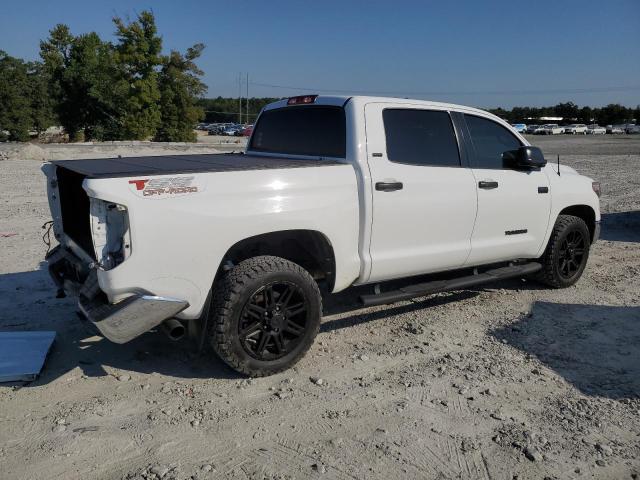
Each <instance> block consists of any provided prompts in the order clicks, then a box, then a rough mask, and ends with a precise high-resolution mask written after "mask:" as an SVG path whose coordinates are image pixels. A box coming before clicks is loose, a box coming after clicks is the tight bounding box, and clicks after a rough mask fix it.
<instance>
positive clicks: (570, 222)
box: [537, 215, 591, 288]
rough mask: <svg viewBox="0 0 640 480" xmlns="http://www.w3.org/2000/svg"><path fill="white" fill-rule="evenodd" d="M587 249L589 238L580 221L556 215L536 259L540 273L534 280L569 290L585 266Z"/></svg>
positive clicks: (589, 242)
mask: <svg viewBox="0 0 640 480" xmlns="http://www.w3.org/2000/svg"><path fill="white" fill-rule="evenodd" d="M590 246H591V236H590V234H589V228H588V227H587V224H586V223H584V220H582V219H581V218H580V217H575V216H573V215H560V216H559V217H558V220H556V224H555V226H554V227H553V232H552V233H551V238H550V239H549V244H548V245H547V249H546V250H545V252H544V255H542V257H541V258H540V262H541V263H542V270H541V271H540V272H539V274H538V275H537V279H538V280H539V281H540V282H542V283H544V284H546V285H549V286H550V287H554V288H566V287H570V286H571V285H573V284H574V283H576V282H577V281H578V280H579V279H580V277H581V276H582V272H584V269H585V267H586V266H587V260H588V259H589V248H590Z"/></svg>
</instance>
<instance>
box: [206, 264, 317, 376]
mask: <svg viewBox="0 0 640 480" xmlns="http://www.w3.org/2000/svg"><path fill="white" fill-rule="evenodd" d="M321 312H322V300H321V297H320V291H319V290H318V286H317V284H316V282H315V281H314V280H313V278H312V277H311V275H309V273H308V272H307V271H306V270H304V269H303V268H302V267H300V266H299V265H297V264H295V263H293V262H290V261H288V260H285V259H284V258H280V257H272V256H259V257H254V258H250V259H248V260H244V261H243V262H240V263H239V264H237V265H236V266H234V267H233V268H232V269H231V270H229V271H228V272H226V273H225V275H224V277H223V278H221V279H220V280H219V281H218V282H216V285H215V287H214V295H213V303H212V308H211V317H210V319H209V325H210V327H209V337H210V342H211V344H212V346H213V349H214V350H215V352H216V353H217V354H218V356H219V357H220V358H221V359H222V360H224V361H225V362H226V363H227V364H228V365H230V366H231V367H232V368H234V369H235V370H237V371H238V372H241V373H243V374H246V375H250V376H253V377H261V376H265V375H271V374H274V373H277V372H280V371H283V370H286V369H287V368H289V367H291V366H292V365H293V364H295V363H296V362H297V361H298V360H300V358H302V357H303V356H304V354H305V353H306V352H307V350H308V349H309V347H310V346H311V344H312V343H313V340H314V338H315V337H316V335H317V333H318V329H319V327H320V317H321Z"/></svg>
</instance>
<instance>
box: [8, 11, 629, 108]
mask: <svg viewBox="0 0 640 480" xmlns="http://www.w3.org/2000/svg"><path fill="white" fill-rule="evenodd" d="M10 3H11V7H10V8H6V7H5V8H3V11H2V15H1V16H0V49H2V50H6V51H7V52H8V53H9V54H11V55H14V56H19V57H23V58H28V59H35V58H37V56H38V42H39V40H40V39H42V38H45V37H46V36H47V32H48V30H49V29H50V28H51V27H52V26H53V25H55V24H56V23H66V24H68V25H69V26H70V27H71V29H72V31H73V32H74V33H84V32H88V31H92V30H93V31H96V32H98V33H99V34H100V35H101V36H102V37H103V38H106V39H111V38H112V34H113V25H112V23H111V17H112V16H113V15H116V14H117V15H119V16H122V17H127V16H130V17H133V16H135V13H136V12H139V11H141V10H143V9H152V10H153V12H154V13H155V15H156V20H157V24H158V27H159V31H160V33H161V35H162V37H163V41H164V48H165V50H169V49H178V50H182V51H183V50H185V49H186V48H187V47H188V46H190V45H192V44H193V43H196V42H203V43H205V44H206V45H207V48H206V50H205V53H204V55H203V57H202V59H201V60H200V62H199V63H200V66H201V67H202V69H203V70H204V71H205V82H206V83H207V85H208V86H209V96H217V95H222V96H237V92H238V84H237V75H238V72H248V73H249V75H250V80H251V82H252V83H256V84H264V85H280V86H291V87H296V88H276V87H267V86H262V85H255V84H254V85H250V95H251V96H289V95H294V94H296V93H308V92H313V91H314V90H319V89H322V90H326V91H329V90H333V89H335V90H337V91H349V92H352V93H358V92H376V93H385V92H393V93H394V94H395V95H394V96H407V97H414V98H429V99H433V100H438V101H451V102H456V103H462V104H468V105H474V106H481V107H496V106H503V107H511V106H514V105H550V104H555V103H557V102H560V101H573V102H575V103H577V104H579V105H586V104H588V105H594V106H598V105H604V104H607V103H622V104H626V105H628V106H635V105H637V104H640V0H608V1H604V0H598V1H592V0H564V1H562V0H528V1H518V0H511V1H497V0H496V1H489V0H487V1H477V0H469V1H464V0H458V1H446V2H445V1H427V0H425V1H401V0H389V1H385V2H383V1H375V0H370V1H364V0H362V1H355V0H354V1H347V0H343V1H332V0H323V1H314V2H311V1H300V0H298V1H294V0H270V1H258V0H256V1H248V0H227V1H225V2H220V1H217V0H215V1H213V0H200V1H191V0H182V1H170V0H159V1H151V0H146V1H136V0H129V1H124V0H113V1H97V0H82V1H79V0H67V1H65V0H58V1H56V2H52V1H50V0H29V1H23V2H10ZM321 93H322V92H321ZM327 93H328V92H327Z"/></svg>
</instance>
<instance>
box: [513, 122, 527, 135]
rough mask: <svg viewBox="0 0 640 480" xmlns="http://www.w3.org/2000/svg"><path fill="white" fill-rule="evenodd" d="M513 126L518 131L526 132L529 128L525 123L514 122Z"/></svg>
mask: <svg viewBox="0 0 640 480" xmlns="http://www.w3.org/2000/svg"><path fill="white" fill-rule="evenodd" d="M511 126H512V127H513V128H514V129H515V131H516V132H518V133H524V132H525V131H526V130H527V125H526V124H524V123H512V124H511Z"/></svg>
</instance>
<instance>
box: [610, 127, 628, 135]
mask: <svg viewBox="0 0 640 480" xmlns="http://www.w3.org/2000/svg"><path fill="white" fill-rule="evenodd" d="M625 129H626V125H607V128H606V131H607V133H608V134H610V135H621V134H623V133H624V131H625Z"/></svg>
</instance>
